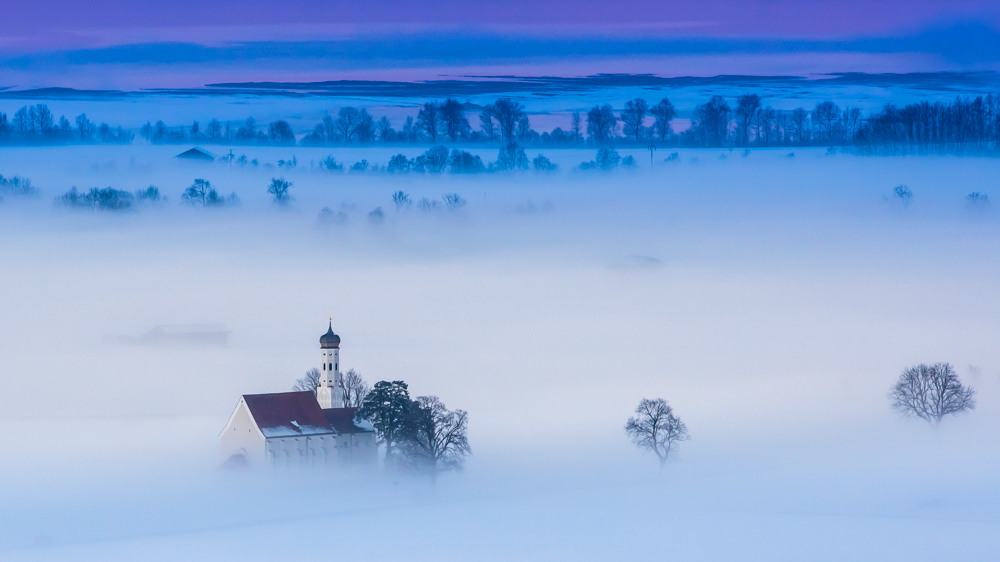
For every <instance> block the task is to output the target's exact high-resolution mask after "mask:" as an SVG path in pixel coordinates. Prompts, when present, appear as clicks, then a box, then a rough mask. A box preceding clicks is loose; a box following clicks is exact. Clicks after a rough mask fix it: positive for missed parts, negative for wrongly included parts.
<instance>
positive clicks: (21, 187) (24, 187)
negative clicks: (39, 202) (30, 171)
mask: <svg viewBox="0 0 1000 562" xmlns="http://www.w3.org/2000/svg"><path fill="white" fill-rule="evenodd" d="M0 192H3V193H9V194H10V195H17V196H27V195H36V194H37V193H38V189H37V188H35V187H34V186H33V185H31V180H29V179H28V178H22V177H20V176H12V177H9V178H5V177H3V176H0Z"/></svg>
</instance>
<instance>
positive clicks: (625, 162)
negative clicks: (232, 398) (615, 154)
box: [622, 155, 637, 168]
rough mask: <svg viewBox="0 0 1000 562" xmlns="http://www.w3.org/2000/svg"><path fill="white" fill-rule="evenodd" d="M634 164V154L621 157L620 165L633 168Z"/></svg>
mask: <svg viewBox="0 0 1000 562" xmlns="http://www.w3.org/2000/svg"><path fill="white" fill-rule="evenodd" d="M636 166H637V164H636V162H635V157H634V156H632V155H628V156H626V157H625V158H622V167H623V168H635V167H636Z"/></svg>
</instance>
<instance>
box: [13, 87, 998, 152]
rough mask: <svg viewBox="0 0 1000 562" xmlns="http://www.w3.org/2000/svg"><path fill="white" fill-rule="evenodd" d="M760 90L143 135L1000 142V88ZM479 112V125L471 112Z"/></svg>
mask: <svg viewBox="0 0 1000 562" xmlns="http://www.w3.org/2000/svg"><path fill="white" fill-rule="evenodd" d="M764 101H765V100H764V99H763V98H761V97H760V96H759V95H757V94H745V95H741V96H739V97H738V98H736V99H735V103H734V105H730V102H729V101H728V100H726V99H725V98H723V97H722V96H713V97H712V98H711V99H709V100H708V101H707V102H705V103H703V104H700V105H698V106H697V107H695V108H694V111H693V112H692V117H691V126H690V127H689V128H687V129H685V130H683V131H681V132H680V133H679V134H675V133H674V131H673V130H672V127H671V122H672V121H673V120H674V118H675V117H676V116H677V111H676V109H675V108H674V105H673V103H671V101H670V100H669V99H667V98H663V99H661V100H660V101H659V102H657V103H656V104H654V105H650V104H649V103H648V102H647V101H646V100H645V99H642V98H636V99H633V100H629V101H627V102H626V103H625V104H624V107H623V108H622V109H621V110H615V109H614V108H613V107H612V106H611V105H610V104H603V105H601V104H599V105H595V106H594V107H592V108H591V109H590V110H589V111H587V112H585V113H583V114H581V112H574V113H573V114H572V115H571V116H570V124H569V126H568V127H567V128H566V129H563V128H562V127H556V128H555V129H553V130H551V131H548V132H543V133H539V132H537V131H535V130H534V129H533V128H532V127H531V121H530V118H529V115H528V113H527V111H526V108H525V107H524V105H523V104H521V103H520V102H518V101H516V100H513V99H511V98H500V99H498V100H496V101H495V102H494V103H491V104H488V105H486V106H478V105H473V104H470V103H461V102H459V101H458V100H455V99H451V98H449V99H446V100H445V101H443V102H427V103H424V104H423V105H422V106H421V107H420V108H419V109H418V110H417V114H416V116H415V118H414V116H409V117H406V119H405V120H404V121H403V123H402V124H401V127H400V128H399V129H396V128H395V127H394V126H393V124H392V122H391V121H390V119H389V118H388V117H386V116H381V117H379V118H377V119H376V118H375V116H373V115H372V114H371V113H369V112H368V110H367V109H364V108H361V109H358V108H355V107H342V108H340V109H339V111H338V112H337V114H336V116H333V115H327V116H325V117H323V119H322V121H321V122H320V123H317V124H316V126H315V127H314V128H313V130H312V131H311V132H310V133H308V134H307V135H305V136H304V137H303V138H301V140H300V139H298V138H297V136H296V134H295V132H294V131H293V129H292V127H291V125H289V123H288V122H286V121H284V120H278V121H273V122H270V123H267V124H261V123H258V122H257V121H256V120H255V119H254V118H253V117H250V118H247V119H246V120H244V121H238V122H230V121H219V120H218V119H212V120H210V121H209V122H208V123H207V124H206V125H205V126H204V127H203V126H201V124H199V123H198V122H197V121H195V122H194V123H193V124H191V125H190V126H168V125H167V124H166V123H164V122H163V121H156V122H155V123H151V122H147V123H146V124H145V125H143V126H142V127H140V128H139V135H140V136H141V137H142V138H143V139H145V140H146V141H147V142H150V143H182V142H203V143H218V144H269V145H279V146H292V145H295V144H302V145H306V146H330V145H338V144H352V143H361V144H366V143H376V142H380V143H392V144H399V143H431V144H437V143H441V142H452V143H459V142H463V143H489V144H499V145H501V146H505V147H510V146H524V145H534V144H537V145H544V146H567V147H569V146H579V145H583V144H591V145H597V146H607V145H611V144H615V143H617V144H627V145H636V146H640V145H645V144H646V143H656V144H660V145H666V146H685V147H737V146H738V147H750V146H813V145H819V146H823V145H826V146H847V145H857V146H858V147H860V148H862V149H864V150H869V151H888V150H895V151H898V150H912V149H927V148H930V147H938V148H941V149H946V150H958V151H961V150H965V149H969V148H975V149H983V148H994V147H996V146H997V145H998V143H1000V96H995V95H988V96H980V97H976V98H963V97H958V98H956V99H955V100H954V101H952V102H949V103H945V102H933V103H932V102H929V101H923V102H918V103H913V104H909V105H905V106H902V107H898V106H896V105H893V104H887V105H886V106H884V107H883V108H882V109H880V110H878V111H875V112H872V113H870V114H868V115H863V114H862V112H861V110H860V109H858V108H856V107H847V108H841V107H840V106H838V105H837V104H836V103H834V102H832V101H824V102H821V103H818V104H816V106H815V107H814V108H812V109H811V110H808V109H805V108H798V109H794V110H790V111H789V110H782V109H775V108H773V107H771V106H768V105H766V104H765V103H764ZM473 113H477V117H478V119H477V122H476V123H475V126H474V125H473V123H471V122H470V121H469V115H470V114H473ZM133 138H134V135H133V133H132V132H130V131H128V130H125V129H122V128H121V127H117V128H112V127H111V126H109V125H108V124H106V123H102V124H100V125H95V124H94V123H93V122H92V121H90V119H88V118H87V116H86V114H80V115H78V116H77V117H76V119H75V120H74V122H70V121H69V120H68V119H67V118H66V117H60V118H59V119H58V121H57V120H56V119H55V117H54V114H53V113H52V112H51V111H50V110H49V108H48V106H46V105H45V104H38V105H32V106H25V107H22V108H21V109H19V110H18V111H17V112H16V113H15V114H14V116H13V118H11V119H8V117H7V115H6V114H5V113H0V142H22V143H45V142H49V143H59V142H63V143H68V142H82V143H89V142H105V143H130V142H132V141H133Z"/></svg>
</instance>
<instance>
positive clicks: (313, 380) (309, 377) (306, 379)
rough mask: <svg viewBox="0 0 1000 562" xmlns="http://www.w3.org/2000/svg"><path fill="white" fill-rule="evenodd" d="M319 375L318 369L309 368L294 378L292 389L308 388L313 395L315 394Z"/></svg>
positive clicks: (299, 390) (303, 389)
mask: <svg viewBox="0 0 1000 562" xmlns="http://www.w3.org/2000/svg"><path fill="white" fill-rule="evenodd" d="M320 376H321V375H320V372H319V369H309V370H308V371H306V374H305V375H303V377H302V378H301V379H295V384H294V385H292V391H293V392H302V391H305V390H308V391H309V392H312V393H313V396H316V388H317V387H318V386H319V379H320Z"/></svg>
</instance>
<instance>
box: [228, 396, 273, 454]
mask: <svg viewBox="0 0 1000 562" xmlns="http://www.w3.org/2000/svg"><path fill="white" fill-rule="evenodd" d="M219 444H220V453H221V455H222V459H223V460H225V459H228V458H229V457H230V456H231V455H235V454H237V453H239V452H240V451H241V450H243V451H245V452H246V456H247V462H249V463H250V464H251V465H255V464H261V463H263V462H264V460H265V457H264V435H263V434H262V433H261V432H260V430H258V429H257V424H255V423H254V421H253V418H251V417H250V410H249V409H248V408H247V405H246V402H244V401H243V400H242V399H241V400H240V402H239V404H238V405H237V406H236V410H235V411H234V412H233V415H232V416H231V417H230V419H229V423H228V424H227V425H226V428H225V429H224V430H223V431H222V435H220V436H219Z"/></svg>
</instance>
